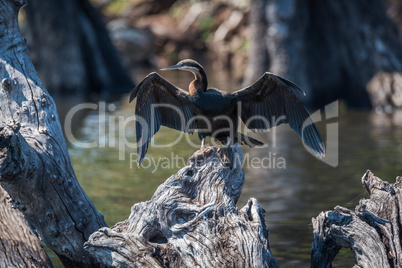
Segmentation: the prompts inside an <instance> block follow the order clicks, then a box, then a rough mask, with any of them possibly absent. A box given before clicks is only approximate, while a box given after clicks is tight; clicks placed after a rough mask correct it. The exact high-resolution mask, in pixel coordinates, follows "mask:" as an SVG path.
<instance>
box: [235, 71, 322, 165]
mask: <svg viewBox="0 0 402 268" xmlns="http://www.w3.org/2000/svg"><path fill="white" fill-rule="evenodd" d="M296 93H302V94H304V92H303V91H302V90H301V89H300V88H299V87H298V86H297V85H295V84H294V83H292V82H290V81H288V80H286V79H284V78H281V77H279V76H276V75H273V74H271V73H265V74H264V75H263V76H262V77H261V78H260V79H259V80H258V81H257V82H255V83H254V84H253V85H251V86H249V87H247V88H244V89H241V90H239V91H236V92H234V93H232V94H231V95H232V96H231V97H232V98H234V100H235V101H238V102H240V103H241V108H242V110H241V119H242V121H243V122H244V124H245V125H246V126H247V127H248V128H249V129H251V130H253V131H256V130H257V131H263V130H267V129H269V128H271V127H275V126H277V125H280V124H283V123H288V124H289V125H290V127H291V128H292V129H293V130H294V131H296V133H297V134H298V135H299V136H300V137H302V139H303V140H304V142H305V143H306V144H307V145H308V146H309V147H310V148H311V149H312V150H313V151H314V153H315V154H316V155H317V156H319V157H323V156H324V155H325V147H324V142H323V140H322V138H321V135H320V133H319V132H318V129H317V127H316V125H315V124H314V122H313V120H312V119H311V116H310V114H309V113H308V111H307V110H306V108H305V107H304V105H303V103H302V102H301V100H300V99H299V98H298V97H297V95H296Z"/></svg>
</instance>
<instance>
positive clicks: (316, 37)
mask: <svg viewBox="0 0 402 268" xmlns="http://www.w3.org/2000/svg"><path fill="white" fill-rule="evenodd" d="M260 6H262V7H260ZM251 7H252V8H251V15H250V19H251V21H250V23H251V30H252V31H251V34H252V39H253V40H257V41H254V42H257V44H265V46H258V45H252V46H251V50H250V61H249V63H248V73H247V77H246V82H247V83H249V82H250V81H253V80H256V78H257V77H259V76H260V75H261V71H260V70H261V69H265V70H268V69H269V70H270V71H271V72H273V73H276V74H278V75H281V76H283V77H286V78H287V79H290V80H292V81H294V82H295V83H297V84H298V85H299V86H301V87H302V88H303V90H304V91H305V92H306V93H307V97H308V99H307V103H309V104H310V105H311V106H314V107H321V106H323V105H326V104H328V103H330V102H332V101H335V100H337V99H343V100H345V101H346V103H347V104H348V105H349V106H351V107H360V108H366V107H370V105H371V103H372V102H375V98H376V95H371V92H370V97H369V94H368V92H367V89H366V87H367V84H368V82H369V81H370V80H371V79H372V78H373V76H374V75H375V74H376V73H377V72H381V71H383V72H388V73H393V72H401V70H402V45H401V43H400V42H399V40H398V33H397V30H396V27H395V25H394V24H393V23H392V22H391V20H390V19H389V18H388V17H387V15H386V12H385V9H384V7H383V5H382V2H381V1H380V0H371V1H369V2H367V1H364V0H357V1H348V0H340V1H331V0H324V1H323V0H309V1H302V0H286V1H283V0H252V5H251ZM253 7H254V8H253ZM261 13H262V14H261ZM257 18H259V19H257ZM259 24H261V25H266V27H265V31H264V32H263V33H261V27H259ZM266 55H267V56H266ZM259 57H260V58H259ZM266 58H268V60H263V59H266ZM256 59H258V60H256ZM268 64H269V65H268ZM384 82H385V83H386V84H384V87H387V86H389V85H391V84H390V83H391V82H389V80H384ZM397 90H398V91H399V93H398V94H400V93H402V89H400V88H397ZM370 98H371V99H370ZM370 100H371V101H370ZM381 105H382V104H381Z"/></svg>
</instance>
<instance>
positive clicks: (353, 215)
mask: <svg viewBox="0 0 402 268" xmlns="http://www.w3.org/2000/svg"><path fill="white" fill-rule="evenodd" d="M362 183H363V187H364V188H365V189H366V190H367V191H368V193H369V194H370V199H362V200H360V203H359V205H358V206H356V208H355V211H351V210H349V209H346V208H343V207H340V206H337V207H335V209H334V210H333V211H327V212H321V213H320V215H318V217H316V218H313V220H312V221H313V227H314V242H313V246H312V249H311V267H331V263H332V261H333V259H334V258H335V256H336V255H337V254H338V252H339V250H340V249H341V248H342V247H346V248H350V249H351V251H352V252H353V254H354V256H355V261H356V265H357V267H362V268H364V267H367V268H368V267H382V268H386V267H401V266H402V250H401V248H402V247H401V241H402V240H401V238H402V237H401V233H400V228H401V225H402V211H401V209H402V177H397V178H396V182H395V183H394V184H389V183H388V182H384V181H382V180H381V179H380V178H378V177H375V176H374V174H373V173H371V172H370V171H367V172H366V173H365V174H364V176H363V178H362Z"/></svg>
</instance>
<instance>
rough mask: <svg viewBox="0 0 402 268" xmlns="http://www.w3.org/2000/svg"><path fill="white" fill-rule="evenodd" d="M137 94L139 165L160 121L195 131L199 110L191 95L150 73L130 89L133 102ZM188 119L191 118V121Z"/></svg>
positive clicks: (176, 127) (136, 113)
mask: <svg viewBox="0 0 402 268" xmlns="http://www.w3.org/2000/svg"><path fill="white" fill-rule="evenodd" d="M135 98H137V104H136V107H135V117H136V123H135V128H136V135H137V154H138V160H137V163H138V165H140V164H141V162H142V160H143V159H144V156H145V154H146V152H147V150H148V147H149V142H150V141H151V138H152V137H153V135H154V134H155V133H156V132H158V130H159V128H160V127H161V125H163V126H167V127H170V128H173V129H177V130H180V131H184V132H188V133H193V131H194V126H195V122H194V121H193V120H190V119H191V118H193V117H194V116H195V115H196V114H197V108H196V106H195V105H194V104H193V103H192V102H191V100H190V95H189V94H188V93H187V92H186V91H184V90H182V89H180V88H178V87H176V86H174V85H173V84H171V83H169V82H168V81H166V80H165V79H163V78H162V77H161V76H160V75H159V74H157V73H151V74H149V75H148V76H147V77H145V78H144V80H142V82H141V83H139V84H138V86H137V87H136V88H135V89H134V90H133V92H131V95H130V102H131V101H132V100H133V99H135ZM188 122H192V123H190V124H188Z"/></svg>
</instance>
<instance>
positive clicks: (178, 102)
mask: <svg viewBox="0 0 402 268" xmlns="http://www.w3.org/2000/svg"><path fill="white" fill-rule="evenodd" d="M170 69H182V70H187V71H191V72H192V73H194V75H195V80H193V81H192V82H191V84H190V86H189V92H187V91H184V90H182V89H180V88H178V87H176V86H174V85H173V84H171V83H170V82H168V81H166V80H165V79H164V78H162V77H161V76H160V75H159V74H157V73H151V74H149V75H148V76H147V77H145V78H144V80H143V81H142V82H141V83H140V84H138V85H137V87H136V88H135V89H134V90H133V92H132V93H131V96H130V102H131V101H132V100H133V99H135V98H137V104H136V108H135V115H136V117H137V118H136V134H137V143H138V144H137V153H138V164H141V161H142V159H143V158H144V156H145V154H146V152H147V150H148V146H149V142H150V140H151V138H152V137H153V135H154V134H155V133H156V132H157V131H158V130H159V128H160V126H161V125H163V126H167V127H170V128H173V129H177V130H180V131H184V132H187V133H193V132H194V130H198V135H199V137H200V139H201V140H202V142H203V139H204V138H205V137H207V136H213V137H214V138H216V139H218V140H220V141H221V142H226V141H227V140H228V137H230V138H231V141H232V142H239V143H242V144H243V143H244V144H247V145H249V146H256V145H262V143H261V142H259V141H257V140H255V139H252V138H251V137H248V136H245V135H243V134H241V133H237V126H238V123H239V122H238V117H239V116H240V118H241V120H242V121H243V122H244V123H245V125H246V126H247V127H248V128H249V129H251V130H253V131H264V130H267V129H269V128H272V127H275V126H277V125H280V124H283V123H288V124H289V125H290V127H291V128H292V129H293V130H295V131H296V133H297V134H298V135H299V136H300V137H302V138H303V140H304V142H305V143H306V144H307V145H308V146H309V147H310V148H311V149H312V150H313V151H314V152H315V154H316V155H317V156H319V157H322V156H324V154H325V148H324V143H323V141H322V138H321V136H320V133H319V132H318V130H317V127H316V126H315V124H314V122H313V121H312V119H311V117H310V114H309V113H308V111H307V110H306V108H305V107H304V105H303V103H302V102H301V100H300V99H299V98H298V96H297V94H298V93H303V91H302V90H301V89H300V88H299V87H298V86H297V85H295V84H294V83H292V82H290V81H288V80H286V79H284V78H281V77H279V76H276V75H274V74H271V73H265V74H264V75H263V76H262V77H261V78H260V79H259V80H257V82H255V83H254V84H253V85H251V86H249V87H246V88H244V89H241V90H238V91H236V92H234V93H228V92H225V91H221V90H218V89H207V76H206V73H205V71H204V69H203V68H202V66H201V65H200V64H198V63H197V62H195V61H193V60H183V61H181V62H179V63H178V64H177V65H174V66H171V67H168V68H166V70H170ZM194 118H197V119H195V120H194ZM229 121H231V122H229ZM202 144H203V143H202Z"/></svg>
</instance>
